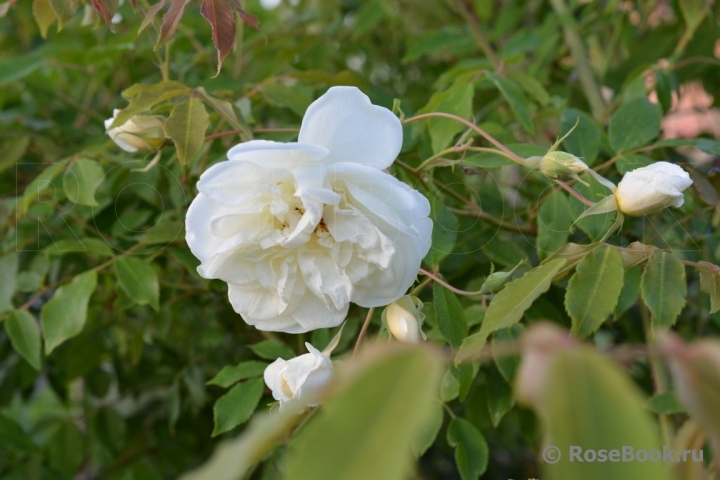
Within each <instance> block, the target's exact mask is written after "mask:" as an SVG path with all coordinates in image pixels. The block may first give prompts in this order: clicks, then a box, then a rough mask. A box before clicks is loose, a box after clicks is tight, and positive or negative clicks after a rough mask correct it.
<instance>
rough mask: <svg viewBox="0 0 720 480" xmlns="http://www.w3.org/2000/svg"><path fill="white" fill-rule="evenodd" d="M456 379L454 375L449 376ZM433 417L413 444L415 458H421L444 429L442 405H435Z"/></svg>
mask: <svg viewBox="0 0 720 480" xmlns="http://www.w3.org/2000/svg"><path fill="white" fill-rule="evenodd" d="M449 376H450V377H451V378H454V377H453V376H452V375H449ZM432 411H433V413H432V417H431V420H430V422H428V424H427V425H426V426H425V428H424V429H423V430H422V432H421V434H420V436H418V438H417V440H416V441H415V442H414V443H413V444H412V452H413V456H414V457H415V458H420V457H421V456H422V455H423V454H424V453H425V452H426V451H427V450H428V448H430V447H431V446H432V444H433V443H434V442H435V439H436V438H437V435H438V433H440V429H441V428H442V424H443V419H444V410H443V407H442V406H440V405H434V406H433V408H432Z"/></svg>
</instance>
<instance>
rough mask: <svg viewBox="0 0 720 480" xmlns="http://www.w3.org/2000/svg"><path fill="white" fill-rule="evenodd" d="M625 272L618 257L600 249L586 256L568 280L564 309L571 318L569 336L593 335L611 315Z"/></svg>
mask: <svg viewBox="0 0 720 480" xmlns="http://www.w3.org/2000/svg"><path fill="white" fill-rule="evenodd" d="M624 273H625V270H624V269H623V261H622V257H621V256H620V253H619V252H618V251H617V250H615V249H614V248H612V247H609V246H607V245H601V246H599V247H598V248H596V249H594V250H593V251H591V252H590V253H588V254H587V255H586V256H585V258H583V259H582V261H581V262H580V263H579V264H578V266H577V269H576V271H575V274H574V275H573V276H572V277H571V278H570V282H569V283H568V288H567V293H566V294H565V309H566V310H567V312H568V314H569V315H570V318H572V332H573V333H574V334H575V335H577V336H578V337H580V338H582V337H587V336H588V335H592V334H593V333H595V331H597V329H598V328H600V325H602V323H603V322H604V321H605V320H606V319H607V318H608V317H609V316H610V315H611V314H612V312H613V310H614V309H615V305H617V303H618V299H619V298H620V292H621V291H622V285H623V279H624Z"/></svg>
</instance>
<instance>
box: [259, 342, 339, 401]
mask: <svg viewBox="0 0 720 480" xmlns="http://www.w3.org/2000/svg"><path fill="white" fill-rule="evenodd" d="M305 346H306V347H307V349H308V351H309V352H310V353H306V354H304V355H300V356H299V357H295V358H293V359H291V360H283V359H282V358H278V359H277V360H275V361H274V362H273V363H271V364H270V365H268V366H267V368H266V369H265V374H264V378H265V383H266V384H267V386H268V388H269V389H270V390H272V395H273V398H274V399H275V400H278V401H279V402H280V409H281V410H282V409H283V408H284V407H286V406H288V405H289V403H298V404H301V405H305V406H308V407H314V406H316V405H317V404H318V403H317V399H318V394H319V393H320V391H322V389H323V388H325V387H326V386H327V384H328V383H329V382H330V380H332V378H333V375H334V373H335V369H334V367H333V363H332V361H331V360H330V358H329V357H328V356H326V355H325V354H324V353H323V352H320V351H319V350H317V349H316V348H315V347H313V346H312V345H310V344H309V343H305Z"/></svg>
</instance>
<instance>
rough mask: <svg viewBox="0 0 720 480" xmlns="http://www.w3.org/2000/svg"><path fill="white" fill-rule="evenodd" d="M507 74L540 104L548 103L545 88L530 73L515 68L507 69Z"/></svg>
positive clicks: (548, 97)
mask: <svg viewBox="0 0 720 480" xmlns="http://www.w3.org/2000/svg"><path fill="white" fill-rule="evenodd" d="M507 75H508V77H510V78H511V79H512V80H514V81H515V82H516V83H517V84H518V85H520V87H521V88H522V89H523V90H525V91H526V92H527V93H528V95H530V96H531V97H533V98H534V99H535V100H536V101H537V102H538V103H539V104H540V105H543V106H545V105H547V104H549V103H550V94H549V93H548V91H547V90H545V87H543V85H542V83H540V82H539V81H537V79H536V78H535V77H533V76H532V75H530V74H527V73H524V72H520V71H517V70H508V71H507Z"/></svg>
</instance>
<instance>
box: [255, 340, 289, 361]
mask: <svg viewBox="0 0 720 480" xmlns="http://www.w3.org/2000/svg"><path fill="white" fill-rule="evenodd" d="M248 348H249V349H250V350H252V351H253V353H254V354H255V355H257V356H258V357H260V358H263V359H265V360H277V359H278V358H282V359H284V360H290V359H291V358H293V357H294V356H295V352H293V351H292V350H291V349H290V347H288V346H287V345H285V344H284V343H282V342H279V341H277V340H263V341H262V342H258V343H256V344H255V345H249V346H248Z"/></svg>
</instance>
